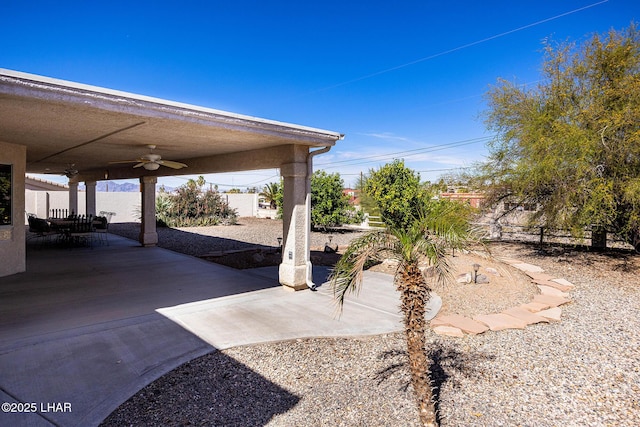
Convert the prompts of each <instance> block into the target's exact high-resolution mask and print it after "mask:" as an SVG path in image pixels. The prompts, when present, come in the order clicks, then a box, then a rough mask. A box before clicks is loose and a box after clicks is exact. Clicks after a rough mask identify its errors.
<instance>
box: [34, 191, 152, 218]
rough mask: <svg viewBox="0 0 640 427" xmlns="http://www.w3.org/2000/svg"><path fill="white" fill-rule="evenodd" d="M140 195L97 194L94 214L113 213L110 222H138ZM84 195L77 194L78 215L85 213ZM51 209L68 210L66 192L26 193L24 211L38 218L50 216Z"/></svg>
mask: <svg viewBox="0 0 640 427" xmlns="http://www.w3.org/2000/svg"><path fill="white" fill-rule="evenodd" d="M140 202H141V193H124V192H121V193H120V192H119V193H115V192H113V193H112V192H109V193H107V192H97V193H96V213H97V214H100V212H101V211H106V212H114V213H115V215H113V216H112V217H111V222H140V219H139V215H140V213H139V211H140ZM85 206H86V193H85V192H84V191H79V192H78V212H76V213H77V214H79V215H83V214H84V213H85ZM52 209H69V192H68V191H31V190H27V191H26V201H25V210H26V211H27V212H28V213H33V214H36V215H37V216H38V217H40V218H48V217H49V216H51V210H52Z"/></svg>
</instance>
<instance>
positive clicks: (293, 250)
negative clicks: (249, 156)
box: [279, 162, 311, 291]
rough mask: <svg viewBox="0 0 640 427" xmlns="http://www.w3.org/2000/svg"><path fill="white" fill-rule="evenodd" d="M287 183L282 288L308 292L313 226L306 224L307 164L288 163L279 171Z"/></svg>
mask: <svg viewBox="0 0 640 427" xmlns="http://www.w3.org/2000/svg"><path fill="white" fill-rule="evenodd" d="M280 171H281V174H282V177H283V179H284V206H283V208H282V220H283V239H284V241H283V249H282V263H281V264H280V269H279V275H280V284H282V285H283V286H285V287H287V288H289V289H293V290H296V291H297V290H302V289H307V278H308V277H309V274H310V271H309V263H307V260H308V253H309V240H308V234H309V233H310V231H311V230H310V226H309V223H308V220H307V204H306V202H307V200H306V199H307V183H306V178H307V164H306V163H302V162H299V163H288V164H284V165H282V166H281V168H280Z"/></svg>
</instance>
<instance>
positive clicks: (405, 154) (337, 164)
mask: <svg viewBox="0 0 640 427" xmlns="http://www.w3.org/2000/svg"><path fill="white" fill-rule="evenodd" d="M491 138H493V136H485V137H480V138H473V139H465V140H462V141H455V142H450V143H447V144H440V145H432V146H429V147H425V148H417V149H414V150H406V151H397V152H393V153H386V154H378V155H374V156H366V157H360V158H355V159H349V160H340V161H337V162H327V163H318V164H317V166H325V165H327V166H326V167H325V168H324V169H331V168H334V167H341V166H356V165H361V164H366V163H375V162H378V161H381V160H389V159H395V158H398V157H403V158H405V157H411V156H417V155H420V154H425V153H431V152H434V151H441V150H446V149H449V148H455V147H462V146H464V145H471V144H476V143H478V142H483V141H488V140H490V139H491ZM369 159H374V160H369ZM352 162H355V163H352ZM345 163H348V164H346V165H345Z"/></svg>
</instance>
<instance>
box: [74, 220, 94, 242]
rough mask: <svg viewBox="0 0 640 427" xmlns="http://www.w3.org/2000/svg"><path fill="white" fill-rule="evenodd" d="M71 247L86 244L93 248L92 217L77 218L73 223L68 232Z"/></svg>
mask: <svg viewBox="0 0 640 427" xmlns="http://www.w3.org/2000/svg"><path fill="white" fill-rule="evenodd" d="M69 242H70V243H71V245H74V246H80V245H81V244H86V245H87V246H89V247H91V248H93V216H92V215H89V216H84V215H83V216H78V217H76V218H75V220H74V221H73V225H72V226H71V228H70V231H69Z"/></svg>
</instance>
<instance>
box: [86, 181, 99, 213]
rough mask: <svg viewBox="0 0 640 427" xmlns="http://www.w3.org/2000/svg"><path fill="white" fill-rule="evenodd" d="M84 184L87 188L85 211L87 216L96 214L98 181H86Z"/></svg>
mask: <svg viewBox="0 0 640 427" xmlns="http://www.w3.org/2000/svg"><path fill="white" fill-rule="evenodd" d="M84 186H85V187H86V189H87V194H86V198H85V213H86V215H87V216H89V215H93V216H96V182H95V181H86V182H85V183H84Z"/></svg>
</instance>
